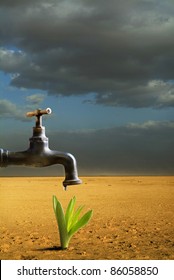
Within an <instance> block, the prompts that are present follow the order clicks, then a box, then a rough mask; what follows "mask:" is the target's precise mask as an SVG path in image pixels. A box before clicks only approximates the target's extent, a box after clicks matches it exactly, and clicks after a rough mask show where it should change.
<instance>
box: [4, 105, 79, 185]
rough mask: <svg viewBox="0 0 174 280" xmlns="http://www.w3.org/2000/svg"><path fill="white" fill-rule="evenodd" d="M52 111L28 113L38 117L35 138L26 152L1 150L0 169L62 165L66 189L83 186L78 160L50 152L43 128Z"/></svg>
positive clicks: (34, 131)
mask: <svg viewBox="0 0 174 280" xmlns="http://www.w3.org/2000/svg"><path fill="white" fill-rule="evenodd" d="M51 112H52V111H51V109H50V108H47V109H45V110H41V109H37V110H35V111H33V112H28V113H26V116H27V117H33V116H35V117H36V125H35V127H33V136H32V137H31V138H30V139H29V141H30V145H29V148H28V149H27V150H26V151H20V152H11V151H8V150H5V149H0V167H7V166H8V165H22V166H32V167H33V166H34V167H44V166H50V165H53V164H62V165H63V166H64V169H65V180H64V181H63V186H64V189H65V190H66V188H67V186H68V185H77V184H81V183H82V181H81V180H80V179H79V178H78V173H77V165H76V159H75V158H74V156H73V155H71V154H70V153H64V152H60V151H54V150H50V148H49V143H48V138H47V137H46V135H45V127H44V126H42V115H44V114H48V115H49V114H51Z"/></svg>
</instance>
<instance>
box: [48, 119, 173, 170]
mask: <svg viewBox="0 0 174 280" xmlns="http://www.w3.org/2000/svg"><path fill="white" fill-rule="evenodd" d="M49 137H50V140H51V143H52V147H51V148H54V149H56V150H63V151H70V152H72V153H73V154H74V155H75V156H76V158H77V161H78V165H79V168H80V170H81V172H84V173H85V174H86V173H87V174H98V175H100V174H106V175H107V174H114V175H117V174H149V175H152V174H156V175H160V174H161V175H162V174H163V175H164V174H174V152H173V142H174V122H172V121H164V122H160V121H159V122H155V121H148V122H145V123H139V124H138V123H130V124H128V125H126V126H118V127H114V128H109V129H97V130H90V131H79V132H69V133H68V132H59V133H56V132H54V133H53V132H52V133H51V134H50V136H49ZM57 139H59V143H58V144H57Z"/></svg>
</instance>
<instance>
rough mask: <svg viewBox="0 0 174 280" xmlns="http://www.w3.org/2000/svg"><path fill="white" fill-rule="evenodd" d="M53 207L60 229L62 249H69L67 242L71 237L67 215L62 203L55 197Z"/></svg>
mask: <svg viewBox="0 0 174 280" xmlns="http://www.w3.org/2000/svg"><path fill="white" fill-rule="evenodd" d="M53 207H54V211H55V215H56V219H57V224H58V228H59V234H60V243H61V247H62V248H67V242H68V240H69V237H68V232H67V229H66V221H65V215H64V211H63V208H62V205H61V203H60V202H59V201H58V200H57V198H56V197H55V196H53Z"/></svg>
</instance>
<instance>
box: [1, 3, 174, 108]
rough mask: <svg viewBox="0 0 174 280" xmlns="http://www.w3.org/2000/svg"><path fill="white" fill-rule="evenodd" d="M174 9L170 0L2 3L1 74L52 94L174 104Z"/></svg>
mask: <svg viewBox="0 0 174 280" xmlns="http://www.w3.org/2000/svg"><path fill="white" fill-rule="evenodd" d="M172 11H173V2H172V1H170V0H167V1H162V0H159V1H156V0H149V1H138V0H131V1H130V0H126V1H121V0H118V1H114V0H108V1H103V0H93V1H91V0H86V1H82V0H75V1H73V3H72V1H70V0H66V1H57V0H56V1H55V0H50V1H49V2H48V1H45V0H43V1H19V0H18V1H15V3H14V1H10V0H8V1H5V0H4V1H1V4H0V34H1V36H0V43H1V45H2V46H4V49H1V51H0V69H1V70H2V71H4V72H8V73H17V75H15V77H14V78H13V79H12V81H11V84H12V85H14V86H16V87H24V88H35V89H41V90H45V91H47V92H48V93H49V94H52V95H63V96H70V95H84V94H88V93H95V102H94V103H96V104H102V105H107V106H124V107H132V108H142V107H153V108H163V107H173V106H174V85H173V83H172V80H173V79H174V78H173V68H174V55H173V46H174V19H173V12H172ZM7 46H8V48H7ZM9 46H15V47H16V48H18V49H19V50H21V51H17V50H16V51H12V50H9Z"/></svg>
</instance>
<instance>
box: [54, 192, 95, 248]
mask: <svg viewBox="0 0 174 280" xmlns="http://www.w3.org/2000/svg"><path fill="white" fill-rule="evenodd" d="M75 203H76V197H75V196H74V197H73V198H72V199H71V200H70V202H69V204H68V207H67V209H66V212H65V214H64V210H63V207H62V205H61V203H60V202H59V201H58V199H57V197H56V196H55V195H53V209H54V213H55V216H56V220H57V224H58V228H59V235H60V244H61V248H62V249H66V248H68V246H69V242H70V239H71V238H72V236H73V235H74V234H75V233H76V232H77V231H78V230H79V229H80V228H82V227H83V226H85V225H86V224H87V223H88V222H89V220H90V218H91V217H92V213H93V211H92V210H89V211H88V212H86V213H85V214H84V215H83V216H82V217H81V218H79V216H80V213H81V211H82V209H83V208H84V206H79V207H78V208H77V209H76V210H75Z"/></svg>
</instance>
